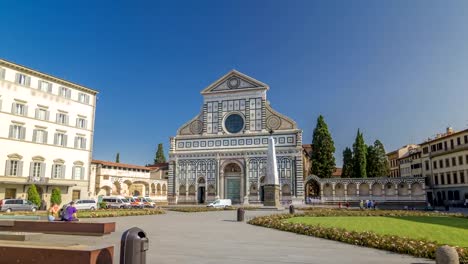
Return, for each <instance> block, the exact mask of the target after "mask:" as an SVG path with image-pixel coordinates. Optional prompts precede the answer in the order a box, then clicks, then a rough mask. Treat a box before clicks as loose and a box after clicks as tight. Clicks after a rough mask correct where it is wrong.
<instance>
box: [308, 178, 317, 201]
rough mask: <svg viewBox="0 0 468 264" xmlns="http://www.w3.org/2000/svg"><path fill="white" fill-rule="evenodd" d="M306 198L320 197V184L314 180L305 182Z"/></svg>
mask: <svg viewBox="0 0 468 264" xmlns="http://www.w3.org/2000/svg"><path fill="white" fill-rule="evenodd" d="M305 193H306V200H307V198H310V199H320V185H319V184H318V182H317V181H316V180H309V181H308V182H307V183H306V191H305Z"/></svg>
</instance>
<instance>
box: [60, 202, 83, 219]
mask: <svg viewBox="0 0 468 264" xmlns="http://www.w3.org/2000/svg"><path fill="white" fill-rule="evenodd" d="M63 210H64V212H63V221H79V220H78V217H77V216H76V208H75V202H70V204H69V205H68V206H67V207H65V208H64V209H63Z"/></svg>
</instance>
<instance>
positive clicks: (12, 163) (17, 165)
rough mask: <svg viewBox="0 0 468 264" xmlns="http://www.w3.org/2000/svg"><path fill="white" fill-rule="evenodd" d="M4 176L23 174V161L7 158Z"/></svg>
mask: <svg viewBox="0 0 468 264" xmlns="http://www.w3.org/2000/svg"><path fill="white" fill-rule="evenodd" d="M5 176H23V162H22V161H21V160H7V161H6V166H5Z"/></svg>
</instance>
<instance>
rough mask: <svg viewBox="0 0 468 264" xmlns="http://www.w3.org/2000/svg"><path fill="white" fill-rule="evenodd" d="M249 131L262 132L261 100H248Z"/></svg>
mask: <svg viewBox="0 0 468 264" xmlns="http://www.w3.org/2000/svg"><path fill="white" fill-rule="evenodd" d="M249 105H250V130H251V131H260V130H262V98H250V100H249Z"/></svg>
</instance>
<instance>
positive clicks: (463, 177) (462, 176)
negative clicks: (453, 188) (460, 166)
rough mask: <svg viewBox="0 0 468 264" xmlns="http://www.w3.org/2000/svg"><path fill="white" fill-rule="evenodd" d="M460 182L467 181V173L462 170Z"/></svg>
mask: <svg viewBox="0 0 468 264" xmlns="http://www.w3.org/2000/svg"><path fill="white" fill-rule="evenodd" d="M460 183H465V173H464V172H463V171H460Z"/></svg>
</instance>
